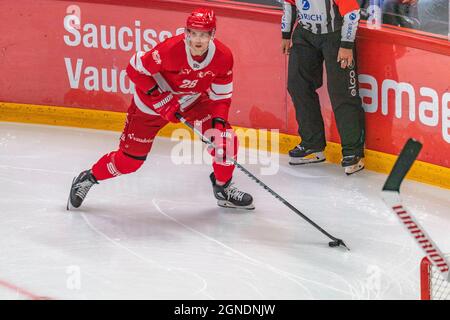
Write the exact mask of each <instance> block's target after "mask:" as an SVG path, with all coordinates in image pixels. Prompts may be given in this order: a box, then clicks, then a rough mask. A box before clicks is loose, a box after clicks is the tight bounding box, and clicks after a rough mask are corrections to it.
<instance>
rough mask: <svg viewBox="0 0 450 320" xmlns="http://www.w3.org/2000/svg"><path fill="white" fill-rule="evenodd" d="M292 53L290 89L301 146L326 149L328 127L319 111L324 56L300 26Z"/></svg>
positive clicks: (295, 34) (289, 77)
mask: <svg viewBox="0 0 450 320" xmlns="http://www.w3.org/2000/svg"><path fill="white" fill-rule="evenodd" d="M292 43H293V45H292V48H291V51H290V55H289V66H288V91H289V94H290V96H291V98H292V102H293V103H294V106H295V111H296V118H297V123H298V126H299V131H298V132H299V135H300V137H301V139H302V142H301V144H302V146H303V147H305V148H311V149H323V148H325V145H326V141H325V130H324V123H323V118H322V114H321V112H320V101H319V95H318V94H317V92H316V90H317V89H319V88H320V87H321V86H322V82H323V79H322V74H323V56H322V53H321V51H320V49H319V48H317V47H316V44H314V43H313V40H312V39H311V35H310V33H309V32H308V31H306V30H301V28H300V27H297V28H296V29H295V30H294V34H293V38H292Z"/></svg>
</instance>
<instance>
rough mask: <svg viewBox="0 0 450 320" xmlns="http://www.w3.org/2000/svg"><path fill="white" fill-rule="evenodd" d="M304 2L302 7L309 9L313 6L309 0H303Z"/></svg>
mask: <svg viewBox="0 0 450 320" xmlns="http://www.w3.org/2000/svg"><path fill="white" fill-rule="evenodd" d="M302 4H303V7H302V9H303V10H309V9H310V8H311V5H310V4H309V1H308V0H303V1H302Z"/></svg>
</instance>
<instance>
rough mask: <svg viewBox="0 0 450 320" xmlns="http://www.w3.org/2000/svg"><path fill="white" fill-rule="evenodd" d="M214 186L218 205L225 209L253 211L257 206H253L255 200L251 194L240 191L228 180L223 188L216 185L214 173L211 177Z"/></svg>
mask: <svg viewBox="0 0 450 320" xmlns="http://www.w3.org/2000/svg"><path fill="white" fill-rule="evenodd" d="M209 178H210V179H211V182H212V185H213V191H214V196H215V197H216V199H217V205H218V206H220V207H224V208H234V209H245V210H253V209H255V206H254V205H253V198H252V196H251V195H250V194H248V193H246V192H243V191H239V190H238V189H237V188H236V187H235V186H234V185H233V183H232V182H231V179H230V180H228V182H227V183H225V184H224V185H223V186H220V185H218V184H217V183H216V177H215V176H214V173H211V175H210V176H209Z"/></svg>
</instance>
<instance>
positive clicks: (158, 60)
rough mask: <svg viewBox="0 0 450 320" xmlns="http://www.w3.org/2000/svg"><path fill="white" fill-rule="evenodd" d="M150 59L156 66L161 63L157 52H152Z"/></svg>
mask: <svg viewBox="0 0 450 320" xmlns="http://www.w3.org/2000/svg"><path fill="white" fill-rule="evenodd" d="M152 58H153V60H155V62H156V64H161V62H162V61H161V57H160V55H159V51H158V50H155V51H153V52H152Z"/></svg>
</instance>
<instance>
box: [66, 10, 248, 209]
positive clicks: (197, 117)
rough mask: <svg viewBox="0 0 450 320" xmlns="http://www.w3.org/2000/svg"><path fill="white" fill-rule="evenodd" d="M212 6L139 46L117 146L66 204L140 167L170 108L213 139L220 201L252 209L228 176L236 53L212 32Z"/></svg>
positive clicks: (75, 185)
mask: <svg viewBox="0 0 450 320" xmlns="http://www.w3.org/2000/svg"><path fill="white" fill-rule="evenodd" d="M215 31H216V17H215V15H214V12H213V11H212V10H208V9H203V8H201V9H197V10H195V11H194V12H192V13H191V14H190V15H189V17H188V18H187V22H186V29H185V33H184V34H182V35H178V36H175V37H172V38H169V39H167V40H165V41H164V42H162V43H160V44H158V45H157V46H155V47H154V48H153V49H152V50H150V51H149V52H137V53H136V54H135V55H134V56H133V57H132V58H131V60H130V63H129V65H128V67H127V74H128V76H129V78H130V79H131V81H132V82H133V83H134V84H135V88H136V90H135V93H134V97H133V100H132V102H131V105H130V107H129V109H128V113H127V120H126V124H125V128H124V130H123V133H122V135H121V137H120V144H119V148H118V150H117V151H113V152H110V153H108V154H106V155H104V156H103V157H101V158H100V159H99V160H98V161H97V163H95V164H94V165H93V166H92V168H91V169H89V170H86V171H83V172H81V173H80V174H79V175H78V176H77V177H75V178H74V180H73V182H72V188H71V191H70V196H69V200H68V205H67V209H68V210H69V209H71V208H78V207H80V206H81V204H82V202H83V200H84V199H85V197H86V194H87V192H88V191H89V189H90V188H91V187H92V186H93V185H94V184H97V183H98V182H99V181H103V180H106V179H110V178H114V177H117V176H120V175H122V174H129V173H132V172H135V171H137V170H138V169H139V168H140V167H141V166H142V164H143V163H144V161H145V160H146V158H147V155H148V153H149V152H150V150H151V147H152V144H153V140H154V138H155V136H156V134H157V133H158V131H159V130H160V129H161V128H162V127H164V126H165V125H166V124H168V123H169V122H179V120H178V119H177V118H176V116H175V114H176V113H177V112H179V113H180V114H181V115H182V116H183V117H185V118H186V119H188V120H190V121H191V122H194V121H195V123H196V126H197V127H198V128H199V129H200V130H201V131H202V132H203V133H204V134H205V135H206V136H208V137H210V138H211V139H212V140H213V141H214V144H215V146H216V149H215V150H209V152H210V154H211V155H212V156H213V173H211V175H210V179H211V183H212V185H213V192H214V196H215V197H216V198H217V200H218V201H217V203H218V205H219V206H222V207H230V208H242V209H254V206H253V198H252V196H251V195H250V194H248V193H245V192H243V191H240V190H238V189H237V188H236V187H235V186H234V185H233V183H232V182H231V178H232V174H233V170H234V165H233V164H232V163H231V162H230V161H229V160H230V159H236V155H237V149H238V141H237V137H236V135H235V134H234V132H233V130H232V129H231V126H230V124H229V123H228V111H229V108H230V104H231V96H232V93H233V71H232V68H233V55H232V53H231V51H230V50H229V49H228V48H227V47H226V46H225V45H224V44H223V43H221V42H220V41H218V40H217V39H215Z"/></svg>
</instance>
